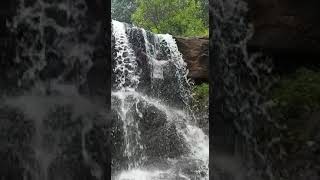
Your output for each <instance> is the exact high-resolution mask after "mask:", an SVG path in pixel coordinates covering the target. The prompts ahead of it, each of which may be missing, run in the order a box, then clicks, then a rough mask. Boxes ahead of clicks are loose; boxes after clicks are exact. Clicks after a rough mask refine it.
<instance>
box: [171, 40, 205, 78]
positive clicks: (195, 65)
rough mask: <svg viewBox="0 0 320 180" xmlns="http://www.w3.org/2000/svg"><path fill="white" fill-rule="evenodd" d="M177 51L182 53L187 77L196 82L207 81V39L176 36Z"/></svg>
mask: <svg viewBox="0 0 320 180" xmlns="http://www.w3.org/2000/svg"><path fill="white" fill-rule="evenodd" d="M175 39H176V42H177V45H178V48H179V51H180V52H181V53H182V54H183V58H184V59H185V61H186V63H187V66H188V69H189V77H190V78H192V79H194V80H195V81H196V83H197V82H203V81H208V76H209V71H208V67H209V40H208V38H182V37H176V38H175Z"/></svg>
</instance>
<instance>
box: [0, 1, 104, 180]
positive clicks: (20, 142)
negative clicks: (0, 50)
mask: <svg viewBox="0 0 320 180" xmlns="http://www.w3.org/2000/svg"><path fill="white" fill-rule="evenodd" d="M87 10H88V9H87V3H86V1H85V0H68V1H59V2H53V1H47V0H33V1H26V0H20V1H19V6H17V14H16V16H15V17H14V18H13V20H12V23H8V26H9V27H10V28H11V30H12V32H13V33H14V34H15V35H16V39H17V44H16V55H15V58H14V60H8V61H10V64H11V66H13V67H14V69H13V70H10V69H9V70H6V71H8V72H7V74H8V75H10V78H11V79H12V84H10V86H9V87H7V89H5V91H4V92H5V93H4V94H1V97H0V98H1V104H0V111H1V125H0V128H1V131H2V132H4V134H1V138H0V139H1V140H2V139H4V138H3V137H2V135H4V136H5V137H6V138H5V139H6V140H5V141H1V148H0V154H1V157H4V156H8V160H6V161H4V162H2V161H1V165H2V167H1V169H4V171H7V172H5V173H1V174H0V178H1V179H3V178H4V179H10V180H11V179H12V180H16V179H17V180H18V179H24V180H56V179H59V180H72V179H77V180H79V179H86V180H88V179H104V177H105V176H106V175H108V174H106V173H105V172H106V169H107V168H108V167H107V165H106V164H108V163H107V162H108V160H107V159H106V157H107V155H106V154H107V153H108V150H107V148H106V143H107V140H108V135H107V133H106V132H105V130H103V129H107V128H105V127H106V126H107V125H106V122H107V120H106V119H107V117H108V116H107V115H106V112H105V111H106V110H105V109H104V106H101V104H100V105H99V103H94V102H93V101H91V100H92V99H90V98H91V97H90V95H89V94H90V93H89V92H88V91H89V90H88V89H89V87H88V86H89V85H88V84H89V83H88V81H89V80H88V77H89V75H88V74H89V72H90V71H91V68H92V67H93V65H94V63H95V62H94V60H95V61H97V59H95V58H94V54H95V53H97V52H96V49H97V40H96V39H97V37H98V36H99V33H100V32H99V31H100V29H101V28H100V26H101V23H100V22H94V21H91V22H89V21H90V19H88V15H87ZM95 78H97V77H95ZM98 137H99V138H98ZM99 147H103V148H101V149H103V151H102V150H99ZM104 153H105V154H104ZM98 159H99V160H98ZM1 160H2V159H1ZM6 168H7V169H6Z"/></svg>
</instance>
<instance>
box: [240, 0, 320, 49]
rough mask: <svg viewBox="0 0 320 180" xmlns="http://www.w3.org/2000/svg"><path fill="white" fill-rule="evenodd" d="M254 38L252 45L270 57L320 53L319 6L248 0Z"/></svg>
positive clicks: (314, 1)
mask: <svg viewBox="0 0 320 180" xmlns="http://www.w3.org/2000/svg"><path fill="white" fill-rule="evenodd" d="M246 1H247V2H248V6H249V18H250V21H251V22H252V23H253V25H254V28H255V34H254V36H253V39H252V40H251V41H250V43H249V45H250V46H251V47H253V48H259V49H263V50H266V51H269V52H271V53H284V52H286V53H298V52H300V53H313V54H318V55H319V52H320V31H319V30H320V24H319V23H318V21H319V18H320V15H319V13H318V9H319V8H318V7H319V6H320V2H319V1H317V0H310V1H290V0H281V1H279V0H272V1H268V0H246Z"/></svg>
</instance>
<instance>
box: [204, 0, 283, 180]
mask: <svg viewBox="0 0 320 180" xmlns="http://www.w3.org/2000/svg"><path fill="white" fill-rule="evenodd" d="M210 7H211V9H210V13H211V16H212V20H211V22H210V23H211V24H210V26H211V31H212V33H211V38H210V41H211V43H210V46H211V47H210V49H212V50H213V51H211V52H210V57H211V58H212V59H213V61H212V63H211V64H210V66H211V67H210V70H211V71H210V73H211V77H212V88H210V90H211V91H212V93H211V96H210V113H212V114H211V117H212V118H213V119H212V120H213V121H212V122H213V127H210V131H211V132H212V135H211V138H212V139H213V143H212V144H213V147H212V149H213V156H211V157H213V159H211V162H213V163H212V164H211V169H213V171H211V172H213V173H212V174H210V176H211V178H213V179H218V180H225V179H228V180H230V179H232V180H233V179H234V180H243V179H255V180H258V179H274V178H275V176H274V169H273V167H272V163H271V158H272V157H271V154H272V152H271V151H272V150H271V149H272V148H271V146H273V145H271V144H273V143H272V142H273V141H274V137H271V133H270V134H269V135H267V136H266V134H263V133H264V130H266V129H269V130H270V131H271V129H272V130H275V129H279V128H281V127H280V126H279V125H278V124H277V123H275V122H274V121H272V119H271V117H270V114H269V113H268V108H269V105H270V101H268V99H267V98H266V94H267V92H268V91H270V88H271V87H272V83H273V80H274V79H273V78H272V77H271V74H270V73H271V72H272V61H271V60H270V59H269V58H266V57H265V56H264V55H262V54H257V53H255V54H250V53H249V52H248V50H247V43H248V41H249V40H250V38H251V37H252V35H253V32H254V31H253V28H252V26H251V25H250V24H249V22H248V21H247V19H246V18H245V17H246V13H247V11H248V7H247V4H246V3H245V1H243V0H217V1H210ZM275 132H276V131H275ZM275 132H273V133H275ZM275 134H276V133H275ZM279 138H280V137H279ZM275 139H276V138H275ZM275 149H281V148H279V147H277V148H275Z"/></svg>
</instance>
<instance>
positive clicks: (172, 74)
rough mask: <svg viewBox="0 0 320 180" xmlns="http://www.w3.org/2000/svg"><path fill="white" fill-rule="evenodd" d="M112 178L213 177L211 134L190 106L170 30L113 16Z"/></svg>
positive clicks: (187, 86) (184, 75)
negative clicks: (199, 123) (164, 31)
mask: <svg viewBox="0 0 320 180" xmlns="http://www.w3.org/2000/svg"><path fill="white" fill-rule="evenodd" d="M112 30H113V37H112V38H113V48H112V50H113V77H112V78H113V81H112V82H113V88H112V109H113V112H114V114H115V116H114V117H115V118H116V119H117V121H118V123H117V126H115V127H117V128H114V131H113V133H114V135H113V137H114V143H113V144H115V147H114V151H113V160H112V171H113V177H112V178H113V179H115V180H125V179H135V180H151V179H167V180H169V179H190V180H193V179H208V178H209V176H208V175H209V169H208V164H209V139H208V136H207V135H206V134H205V133H204V132H203V131H202V129H200V128H199V127H197V125H196V121H195V117H194V115H193V112H192V110H191V108H190V102H191V98H192V96H191V91H190V82H189V80H188V78H187V73H188V71H187V69H186V63H185V62H184V60H183V57H182V55H181V53H180V52H179V50H178V47H177V45H176V42H175V40H174V38H173V37H172V36H171V35H168V34H153V33H150V32H148V31H146V30H144V29H142V28H138V27H135V26H132V25H129V24H125V23H121V22H118V21H115V20H113V21H112Z"/></svg>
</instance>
